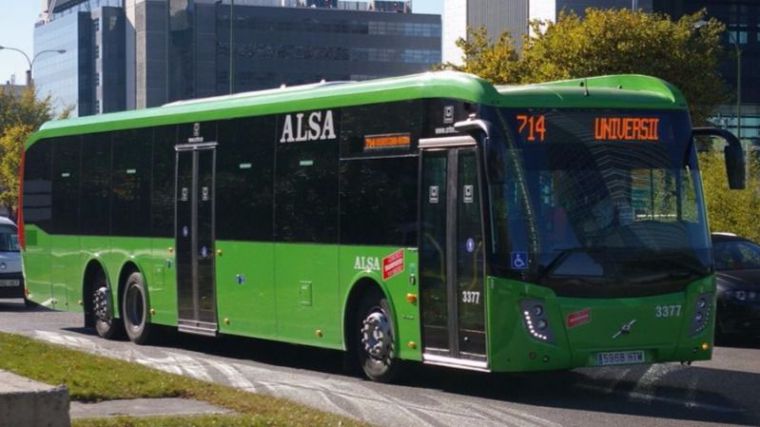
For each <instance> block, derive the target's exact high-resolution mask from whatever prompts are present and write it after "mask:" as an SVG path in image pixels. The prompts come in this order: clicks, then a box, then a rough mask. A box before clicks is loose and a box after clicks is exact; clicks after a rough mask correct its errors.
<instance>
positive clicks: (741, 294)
mask: <svg viewBox="0 0 760 427" xmlns="http://www.w3.org/2000/svg"><path fill="white" fill-rule="evenodd" d="M725 295H726V297H727V298H729V299H733V300H736V301H741V302H745V301H760V292H757V291H748V290H744V289H734V290H730V291H726V292H725Z"/></svg>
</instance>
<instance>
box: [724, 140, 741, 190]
mask: <svg viewBox="0 0 760 427" xmlns="http://www.w3.org/2000/svg"><path fill="white" fill-rule="evenodd" d="M723 154H724V155H725V157H726V175H727V177H728V187H729V188H730V189H732V190H743V189H744V188H746V186H747V176H746V172H745V170H746V168H745V165H744V150H742V147H741V146H735V145H727V146H726V148H724V149H723Z"/></svg>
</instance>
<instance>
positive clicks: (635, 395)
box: [575, 384, 744, 413]
mask: <svg viewBox="0 0 760 427" xmlns="http://www.w3.org/2000/svg"><path fill="white" fill-rule="evenodd" d="M575 387H577V388H579V389H583V390H588V391H593V392H602V393H604V392H605V390H606V388H605V387H601V386H596V385H592V384H577V385H576V386H575ZM612 394H614V395H617V396H621V397H627V398H628V399H629V400H636V401H643V402H645V403H652V402H659V403H667V404H669V405H677V406H683V407H685V408H692V409H702V410H706V411H714V412H727V413H729V412H730V413H734V412H744V409H741V408H729V407H726V406H719V405H712V404H709V403H699V402H695V401H693V400H689V399H678V398H675V397H665V396H653V395H645V394H642V393H640V392H636V391H631V392H625V391H614V392H613V393H612Z"/></svg>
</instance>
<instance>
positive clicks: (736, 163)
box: [692, 128, 747, 190]
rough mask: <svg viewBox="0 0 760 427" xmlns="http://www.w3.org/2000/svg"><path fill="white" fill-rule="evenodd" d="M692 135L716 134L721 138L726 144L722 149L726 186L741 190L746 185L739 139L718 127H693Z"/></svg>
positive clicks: (742, 152) (744, 167)
mask: <svg viewBox="0 0 760 427" xmlns="http://www.w3.org/2000/svg"><path fill="white" fill-rule="evenodd" d="M692 135H693V136H717V137H719V138H723V139H724V140H725V141H726V142H727V143H728V145H726V148H724V149H723V154H724V155H725V159H726V177H727V178H728V188H730V189H732V190H743V189H745V188H746V187H747V172H746V171H747V168H746V160H745V158H744V150H743V149H742V144H741V142H739V139H738V138H737V137H736V136H734V134H732V133H731V132H729V131H727V130H725V129H718V128H694V129H693V130H692Z"/></svg>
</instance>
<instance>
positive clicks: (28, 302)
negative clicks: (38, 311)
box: [24, 297, 37, 310]
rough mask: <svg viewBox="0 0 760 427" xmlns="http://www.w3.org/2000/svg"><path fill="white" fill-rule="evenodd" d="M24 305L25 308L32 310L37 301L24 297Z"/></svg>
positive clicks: (35, 306)
mask: <svg viewBox="0 0 760 427" xmlns="http://www.w3.org/2000/svg"><path fill="white" fill-rule="evenodd" d="M24 307H25V308H26V309H27V310H34V309H35V308H37V303H36V302H34V301H32V300H30V299H28V298H27V297H24Z"/></svg>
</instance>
